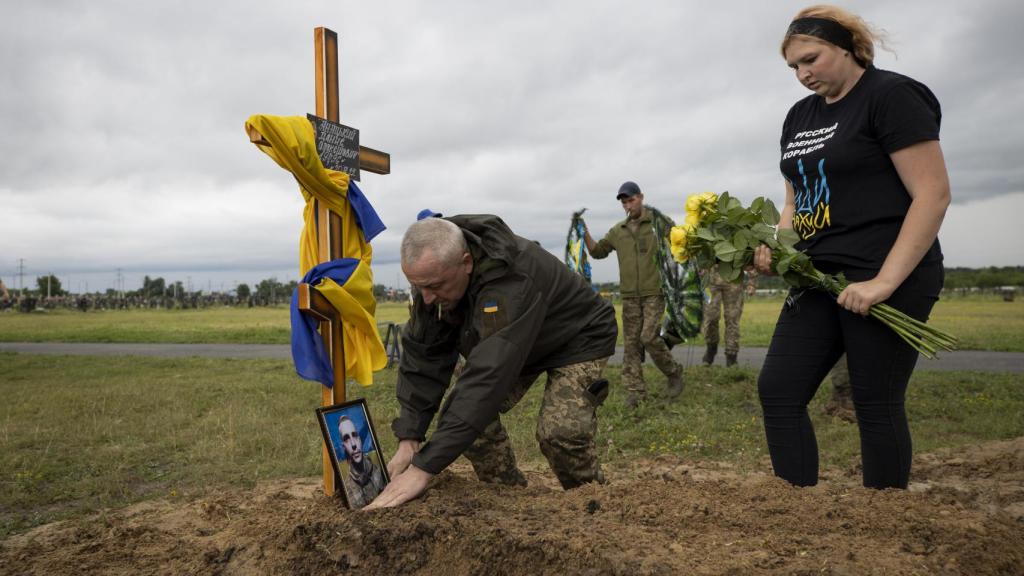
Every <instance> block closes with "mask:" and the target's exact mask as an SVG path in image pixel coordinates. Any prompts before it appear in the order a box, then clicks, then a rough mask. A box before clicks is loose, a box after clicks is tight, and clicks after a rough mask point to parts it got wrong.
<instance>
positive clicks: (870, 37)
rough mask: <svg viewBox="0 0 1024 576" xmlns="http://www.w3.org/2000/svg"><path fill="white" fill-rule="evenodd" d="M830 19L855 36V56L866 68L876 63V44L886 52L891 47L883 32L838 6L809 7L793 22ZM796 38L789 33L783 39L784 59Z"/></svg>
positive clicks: (820, 5)
mask: <svg viewBox="0 0 1024 576" xmlns="http://www.w3.org/2000/svg"><path fill="white" fill-rule="evenodd" d="M808 17H814V18H828V19H829V20H833V21H835V22H837V23H838V24H839V25H840V26H842V27H843V28H846V29H847V30H849V31H850V34H851V35H852V36H853V56H854V57H855V58H856V59H857V61H858V62H860V63H861V64H862V65H863V66H864V67H865V68H867V67H868V66H871V65H872V64H873V63H874V61H875V44H876V43H877V44H878V45H879V46H881V47H882V48H885V49H886V50H888V49H889V47H888V46H887V45H886V43H885V40H886V35H885V32H884V31H882V30H877V29H875V28H874V27H872V26H871V25H869V24H868V23H867V22H865V21H864V19H863V18H861V17H860V16H857V15H856V14H853V13H852V12H849V11H847V10H844V9H842V8H839V7H838V6H830V5H828V4H817V5H815V6H808V7H807V8H804V9H803V10H801V11H800V12H798V13H797V15H796V16H794V17H793V20H799V19H800V18H808ZM793 36H794V34H792V33H787V34H786V37H785V38H783V39H782V46H781V48H780V51H781V52H782V57H783V58H785V57H786V47H787V46H789V41H790V39H791V38H792V37H793Z"/></svg>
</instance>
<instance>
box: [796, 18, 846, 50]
mask: <svg viewBox="0 0 1024 576" xmlns="http://www.w3.org/2000/svg"><path fill="white" fill-rule="evenodd" d="M793 34H803V35H805V36H814V37H815V38H821V39H822V40H824V41H826V42H828V43H829V44H834V45H836V46H838V47H840V48H842V49H843V50H846V51H848V52H850V53H853V33H851V32H850V31H849V30H848V29H847V28H846V27H845V26H843V25H842V24H840V23H839V22H836V21H835V20H830V19H828V18H815V17H813V16H809V17H807V18H797V19H796V20H793V22H792V23H790V25H789V29H788V30H786V37H787V38H789V37H790V36H792V35H793Z"/></svg>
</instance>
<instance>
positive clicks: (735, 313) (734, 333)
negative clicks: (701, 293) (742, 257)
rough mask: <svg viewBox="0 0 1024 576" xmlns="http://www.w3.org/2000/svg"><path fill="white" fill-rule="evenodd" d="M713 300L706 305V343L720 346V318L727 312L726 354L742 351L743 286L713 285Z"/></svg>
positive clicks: (737, 284)
mask: <svg viewBox="0 0 1024 576" xmlns="http://www.w3.org/2000/svg"><path fill="white" fill-rule="evenodd" d="M708 290H709V291H710V292H711V300H710V301H708V302H705V304H704V342H705V343H707V345H708V346H718V318H719V317H720V316H722V315H723V314H722V311H723V309H724V312H725V314H724V315H725V353H726V354H736V353H738V352H739V351H740V316H742V315H743V285H742V284H740V283H739V282H735V283H734V282H723V283H721V284H714V283H713V284H711V287H710V288H709V289H708Z"/></svg>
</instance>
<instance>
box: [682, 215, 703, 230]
mask: <svg viewBox="0 0 1024 576" xmlns="http://www.w3.org/2000/svg"><path fill="white" fill-rule="evenodd" d="M699 224H700V214H698V213H697V212H687V213H686V218H684V219H683V227H684V228H687V229H689V230H691V231H692V230H696V229H697V226H698V225H699Z"/></svg>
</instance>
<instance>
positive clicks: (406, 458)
mask: <svg viewBox="0 0 1024 576" xmlns="http://www.w3.org/2000/svg"><path fill="white" fill-rule="evenodd" d="M419 451H420V442H419V440H410V439H404V440H399V441H398V450H396V451H395V456H394V457H393V458H391V461H390V462H388V476H390V477H392V478H395V477H397V476H398V475H399V474H401V473H402V472H405V469H406V468H408V467H409V464H411V463H412V457H413V456H415V455H416V453H417V452H419Z"/></svg>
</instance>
